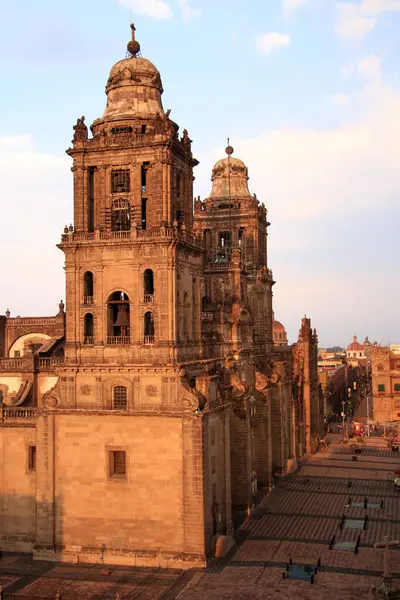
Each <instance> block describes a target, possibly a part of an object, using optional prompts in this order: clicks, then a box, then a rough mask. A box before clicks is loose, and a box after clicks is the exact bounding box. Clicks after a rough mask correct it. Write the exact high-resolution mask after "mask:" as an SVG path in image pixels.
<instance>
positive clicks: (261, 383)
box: [256, 370, 268, 391]
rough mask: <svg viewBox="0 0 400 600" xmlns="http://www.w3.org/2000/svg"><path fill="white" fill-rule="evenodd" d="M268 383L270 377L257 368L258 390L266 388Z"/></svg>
mask: <svg viewBox="0 0 400 600" xmlns="http://www.w3.org/2000/svg"><path fill="white" fill-rule="evenodd" d="M267 385H268V379H267V377H266V375H264V374H263V373H261V372H260V371H257V370H256V390H258V391H261V390H264V389H265V388H266V387H267Z"/></svg>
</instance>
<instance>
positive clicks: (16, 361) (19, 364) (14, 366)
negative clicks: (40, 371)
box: [0, 356, 34, 371]
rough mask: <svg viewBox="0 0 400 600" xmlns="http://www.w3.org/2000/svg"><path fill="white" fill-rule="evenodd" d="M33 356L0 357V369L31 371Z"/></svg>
mask: <svg viewBox="0 0 400 600" xmlns="http://www.w3.org/2000/svg"><path fill="white" fill-rule="evenodd" d="M33 365H34V362H33V356H24V357H21V358H0V371H33Z"/></svg>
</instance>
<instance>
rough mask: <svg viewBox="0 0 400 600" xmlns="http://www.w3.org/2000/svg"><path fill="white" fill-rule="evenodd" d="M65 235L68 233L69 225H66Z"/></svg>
mask: <svg viewBox="0 0 400 600" xmlns="http://www.w3.org/2000/svg"><path fill="white" fill-rule="evenodd" d="M64 233H68V225H65V227H64Z"/></svg>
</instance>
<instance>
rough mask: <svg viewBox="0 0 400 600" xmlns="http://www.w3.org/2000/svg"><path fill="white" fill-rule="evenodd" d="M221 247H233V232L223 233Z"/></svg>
mask: <svg viewBox="0 0 400 600" xmlns="http://www.w3.org/2000/svg"><path fill="white" fill-rule="evenodd" d="M219 245H220V248H227V247H230V245H231V232H230V231H221V232H220V234H219Z"/></svg>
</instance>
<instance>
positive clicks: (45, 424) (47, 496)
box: [33, 411, 62, 559]
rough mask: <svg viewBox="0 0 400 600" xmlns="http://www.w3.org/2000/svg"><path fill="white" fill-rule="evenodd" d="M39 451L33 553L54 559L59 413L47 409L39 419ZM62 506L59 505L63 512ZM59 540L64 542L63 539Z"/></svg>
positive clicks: (42, 557)
mask: <svg viewBox="0 0 400 600" xmlns="http://www.w3.org/2000/svg"><path fill="white" fill-rule="evenodd" d="M36 452H37V460H36V543H35V547H34V553H33V554H34V558H37V559H51V558H52V557H54V552H55V545H56V519H55V509H56V505H55V503H56V498H55V415H54V414H49V413H48V412H46V411H45V412H44V413H43V414H42V415H39V416H38V417H37V419H36ZM59 501H61V500H60V499H59ZM61 509H62V507H61V506H59V511H60V510H61ZM58 541H59V542H62V540H61V539H59V540H58Z"/></svg>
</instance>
